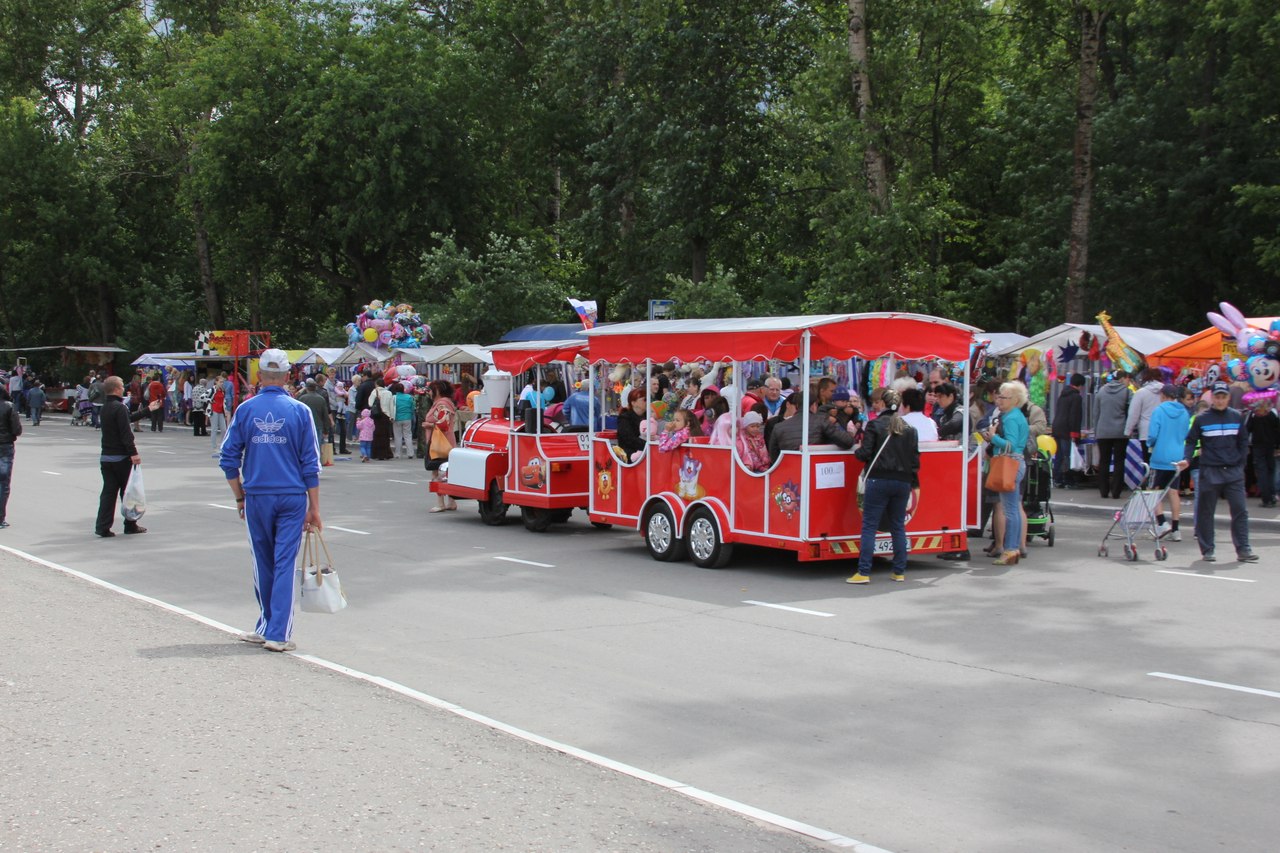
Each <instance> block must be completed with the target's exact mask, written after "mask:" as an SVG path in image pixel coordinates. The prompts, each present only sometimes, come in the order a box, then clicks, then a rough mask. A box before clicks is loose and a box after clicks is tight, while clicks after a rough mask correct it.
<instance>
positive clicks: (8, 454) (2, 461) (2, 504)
mask: <svg viewBox="0 0 1280 853" xmlns="http://www.w3.org/2000/svg"><path fill="white" fill-rule="evenodd" d="M12 476H13V445H12V444H0V521H4V520H5V519H6V517H7V516H6V515H5V511H6V510H7V509H8V507H9V479H10V478H11V477H12Z"/></svg>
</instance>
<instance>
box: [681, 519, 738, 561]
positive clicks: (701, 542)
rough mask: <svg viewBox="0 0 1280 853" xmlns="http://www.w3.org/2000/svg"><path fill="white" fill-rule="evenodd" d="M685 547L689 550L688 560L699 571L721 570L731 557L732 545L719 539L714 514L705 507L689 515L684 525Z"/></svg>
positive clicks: (717, 523)
mask: <svg viewBox="0 0 1280 853" xmlns="http://www.w3.org/2000/svg"><path fill="white" fill-rule="evenodd" d="M685 546H686V547H687V548H688V550H689V559H690V560H692V561H693V564H694V565H695V566H697V567H698V568H700V569H719V568H723V567H724V565H725V564H726V563H728V562H729V558H730V557H732V556H733V545H731V544H728V543H726V542H725V541H724V539H723V538H722V537H721V535H720V523H719V522H718V521H717V520H716V516H715V513H713V512H711V510H709V509H706V508H705V507H698V508H697V509H695V510H694V511H693V512H691V513H690V514H689V521H688V523H687V524H686V525H685Z"/></svg>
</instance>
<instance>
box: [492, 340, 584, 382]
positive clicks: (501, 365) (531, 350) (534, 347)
mask: <svg viewBox="0 0 1280 853" xmlns="http://www.w3.org/2000/svg"><path fill="white" fill-rule="evenodd" d="M586 351H587V342H586V341H584V340H576V341H519V342H516V343H510V344H494V345H493V346H491V347H489V353H490V354H491V355H492V356H493V366H494V367H496V368H498V369H499V370H505V371H506V372H507V373H511V374H516V373H523V372H524V371H526V370H528V369H529V368H530V367H533V366H534V365H535V364H550V363H551V362H553V361H573V359H574V358H576V357H577V356H578V355H585V354H586Z"/></svg>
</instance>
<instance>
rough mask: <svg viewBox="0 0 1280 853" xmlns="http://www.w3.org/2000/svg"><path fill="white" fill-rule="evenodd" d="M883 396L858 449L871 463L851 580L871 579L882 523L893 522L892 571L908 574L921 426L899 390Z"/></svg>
mask: <svg viewBox="0 0 1280 853" xmlns="http://www.w3.org/2000/svg"><path fill="white" fill-rule="evenodd" d="M922 396H923V395H922ZM880 401H881V403H883V404H884V408H883V409H882V410H881V412H880V414H879V416H878V417H876V419H875V420H874V421H871V423H869V424H867V427H866V432H865V433H863V438H862V445H861V446H860V447H858V449H857V450H855V451H854V452H853V455H854V456H856V457H858V459H859V460H861V461H862V463H863V464H864V465H866V466H868V467H867V482H866V493H865V495H864V496H863V505H862V536H861V538H860V539H859V542H858V570H857V571H856V572H854V574H853V576H852V577H850V578H849V579H848V580H847V581H845V583H858V584H862V583H870V582H871V577H870V572H871V560H872V558H873V557H874V556H875V550H876V531H877V530H879V529H880V528H881V527H887V528H888V530H889V535H890V537H891V538H892V539H893V568H892V571H893V574H892V575H890V577H892V578H893V579H894V580H895V581H904V580H906V579H907V578H906V571H907V507H908V506H909V505H910V503H911V496H912V494H913V493H918V491H919V489H920V442H919V437H918V434H917V433H916V430H915V427H913V426H911V425H910V424H909V423H907V421H906V420H905V419H904V418H903V417H902V415H900V414H899V413H898V409H899V407H900V406H901V404H902V398H901V397H900V396H899V394H898V392H897V391H894V390H892V389H885V391H884V393H883V394H882V395H881V397H880Z"/></svg>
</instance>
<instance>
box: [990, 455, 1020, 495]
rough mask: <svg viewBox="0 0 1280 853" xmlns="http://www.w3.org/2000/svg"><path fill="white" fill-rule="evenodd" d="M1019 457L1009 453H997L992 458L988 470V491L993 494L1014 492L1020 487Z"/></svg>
mask: <svg viewBox="0 0 1280 853" xmlns="http://www.w3.org/2000/svg"><path fill="white" fill-rule="evenodd" d="M1020 461H1021V460H1020V459H1019V457H1017V456H1015V455H1013V454H1009V453H997V454H996V455H995V456H992V457H991V463H990V467H989V468H988V469H987V490H988V491H992V492H1012V491H1013V490H1014V489H1016V488H1017V487H1018V463H1019V462H1020Z"/></svg>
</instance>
